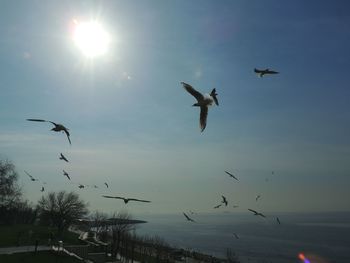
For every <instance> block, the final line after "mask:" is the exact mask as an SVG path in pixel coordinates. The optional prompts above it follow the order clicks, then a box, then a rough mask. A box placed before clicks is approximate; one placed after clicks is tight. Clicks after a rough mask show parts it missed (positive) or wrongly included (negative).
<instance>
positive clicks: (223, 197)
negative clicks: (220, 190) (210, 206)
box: [221, 195, 228, 206]
mask: <svg viewBox="0 0 350 263" xmlns="http://www.w3.org/2000/svg"><path fill="white" fill-rule="evenodd" d="M221 197H222V201H221V203H223V204H225V206H227V204H228V202H227V199H226V197H225V196H223V195H222V196H221Z"/></svg>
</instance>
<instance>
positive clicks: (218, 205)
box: [214, 204, 222, 209]
mask: <svg viewBox="0 0 350 263" xmlns="http://www.w3.org/2000/svg"><path fill="white" fill-rule="evenodd" d="M220 206H222V204H219V205H217V206H214V209H216V208H219V207H220Z"/></svg>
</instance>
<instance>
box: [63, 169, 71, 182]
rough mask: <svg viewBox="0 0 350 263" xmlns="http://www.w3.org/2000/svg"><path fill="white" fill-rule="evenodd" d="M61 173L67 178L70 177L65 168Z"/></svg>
mask: <svg viewBox="0 0 350 263" xmlns="http://www.w3.org/2000/svg"><path fill="white" fill-rule="evenodd" d="M63 175H64V176H66V177H67V178H68V180H70V177H69V175H68V173H67V172H66V171H65V170H63Z"/></svg>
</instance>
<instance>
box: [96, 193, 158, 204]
mask: <svg viewBox="0 0 350 263" xmlns="http://www.w3.org/2000/svg"><path fill="white" fill-rule="evenodd" d="M102 197H104V198H114V199H122V200H123V201H124V203H125V204H127V203H128V202H129V201H136V202H144V203H150V202H151V201H148V200H142V199H136V198H125V197H120V196H110V195H102Z"/></svg>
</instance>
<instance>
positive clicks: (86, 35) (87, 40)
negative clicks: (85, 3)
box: [73, 20, 110, 58]
mask: <svg viewBox="0 0 350 263" xmlns="http://www.w3.org/2000/svg"><path fill="white" fill-rule="evenodd" d="M74 24H75V28H74V33H73V40H74V43H75V44H76V45H77V47H78V48H79V49H80V50H81V52H82V53H83V54H84V55H85V56H86V57H88V58H94V57H97V56H101V55H104V54H106V53H107V51H108V45H109V43H110V36H109V34H108V32H107V31H106V30H105V29H104V28H103V27H102V25H101V24H99V23H98V22H94V21H91V22H78V21H76V20H74Z"/></svg>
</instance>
